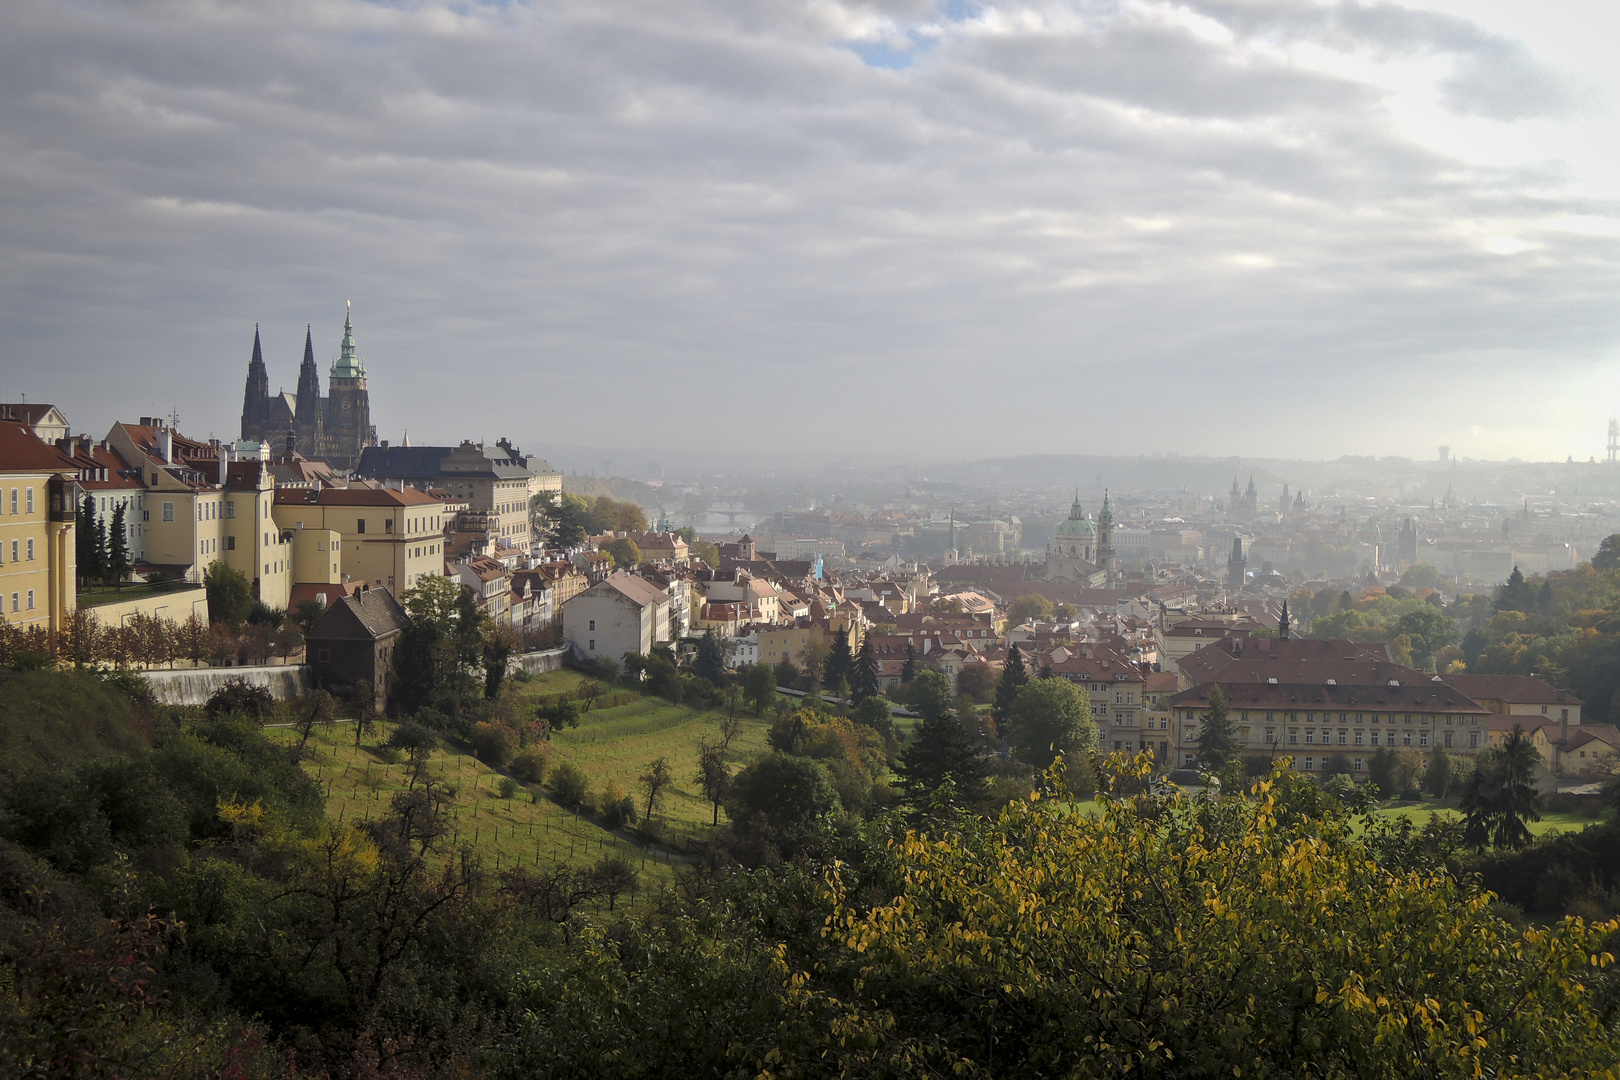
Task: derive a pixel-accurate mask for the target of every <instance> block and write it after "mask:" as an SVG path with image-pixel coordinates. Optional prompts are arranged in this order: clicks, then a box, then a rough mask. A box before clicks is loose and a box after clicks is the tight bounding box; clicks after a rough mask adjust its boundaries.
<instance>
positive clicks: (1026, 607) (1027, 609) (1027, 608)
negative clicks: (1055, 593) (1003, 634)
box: [1007, 593, 1055, 626]
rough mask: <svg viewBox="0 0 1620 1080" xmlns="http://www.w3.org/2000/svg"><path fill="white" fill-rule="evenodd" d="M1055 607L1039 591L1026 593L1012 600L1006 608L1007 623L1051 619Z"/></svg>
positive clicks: (1015, 624)
mask: <svg viewBox="0 0 1620 1080" xmlns="http://www.w3.org/2000/svg"><path fill="white" fill-rule="evenodd" d="M1054 611H1055V609H1054V608H1053V606H1052V601H1050V600H1048V599H1047V598H1046V597H1044V596H1042V595H1041V594H1040V593H1027V594H1025V595H1024V596H1020V597H1019V598H1018V599H1016V600H1014V601H1013V602H1012V603H1011V604H1010V605H1009V606H1008V608H1007V624H1008V625H1009V626H1019V625H1022V624H1023V623H1027V622H1033V621H1040V622H1048V621H1050V620H1051V618H1052V615H1053V612H1054Z"/></svg>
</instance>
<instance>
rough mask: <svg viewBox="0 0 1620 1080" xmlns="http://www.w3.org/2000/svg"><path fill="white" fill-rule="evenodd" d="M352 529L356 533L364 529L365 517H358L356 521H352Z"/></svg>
mask: <svg viewBox="0 0 1620 1080" xmlns="http://www.w3.org/2000/svg"><path fill="white" fill-rule="evenodd" d="M354 531H355V532H357V533H363V532H365V531H366V519H365V518H360V519H359V520H358V521H356V522H355V523H354Z"/></svg>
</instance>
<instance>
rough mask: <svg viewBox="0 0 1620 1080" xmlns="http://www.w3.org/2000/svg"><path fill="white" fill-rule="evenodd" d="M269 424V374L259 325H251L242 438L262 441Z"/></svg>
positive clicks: (243, 400)
mask: <svg viewBox="0 0 1620 1080" xmlns="http://www.w3.org/2000/svg"><path fill="white" fill-rule="evenodd" d="M269 422H270V373H269V372H268V371H267V370H266V369H265V366H264V350H263V348H261V347H260V345H259V324H258V323H254V324H253V356H252V358H251V359H249V360H248V371H247V386H246V388H245V389H244V391H243V393H242V438H244V439H262V438H264V437H265V435H266V432H265V427H266V425H268V424H269Z"/></svg>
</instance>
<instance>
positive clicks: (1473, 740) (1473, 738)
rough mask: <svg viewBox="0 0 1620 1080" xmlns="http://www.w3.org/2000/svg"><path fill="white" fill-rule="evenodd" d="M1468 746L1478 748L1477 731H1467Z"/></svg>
mask: <svg viewBox="0 0 1620 1080" xmlns="http://www.w3.org/2000/svg"><path fill="white" fill-rule="evenodd" d="M1468 746H1469V748H1470V749H1478V748H1479V732H1477V731H1470V732H1469V733H1468Z"/></svg>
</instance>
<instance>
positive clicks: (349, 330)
mask: <svg viewBox="0 0 1620 1080" xmlns="http://www.w3.org/2000/svg"><path fill="white" fill-rule="evenodd" d="M365 377H366V362H365V361H364V360H361V359H360V358H359V357H357V356H355V355H354V322H353V320H352V319H351V317H350V313H349V311H348V306H347V305H345V309H344V312H343V350H342V352H341V353H340V354H339V355H338V358H337V359H336V360H335V361H333V363H332V378H334V379H363V378H365Z"/></svg>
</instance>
